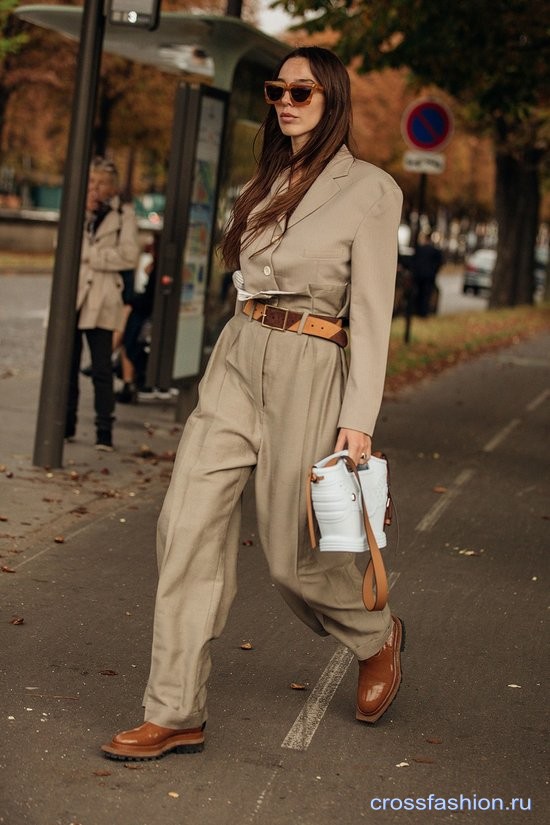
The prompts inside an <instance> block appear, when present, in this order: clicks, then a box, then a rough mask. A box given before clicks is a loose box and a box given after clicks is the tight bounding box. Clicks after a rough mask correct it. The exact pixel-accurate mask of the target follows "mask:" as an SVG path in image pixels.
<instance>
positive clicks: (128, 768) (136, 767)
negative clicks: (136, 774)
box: [122, 762, 143, 771]
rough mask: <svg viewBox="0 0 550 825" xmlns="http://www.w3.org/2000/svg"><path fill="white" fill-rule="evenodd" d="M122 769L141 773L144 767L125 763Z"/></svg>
mask: <svg viewBox="0 0 550 825" xmlns="http://www.w3.org/2000/svg"><path fill="white" fill-rule="evenodd" d="M122 767H123V768H126V769H127V770H129V771H140V770H141V769H142V768H143V765H133V764H132V763H131V762H125V763H124V765H123V766H122Z"/></svg>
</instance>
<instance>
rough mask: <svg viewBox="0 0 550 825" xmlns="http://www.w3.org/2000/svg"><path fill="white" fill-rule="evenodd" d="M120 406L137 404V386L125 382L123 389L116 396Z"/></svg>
mask: <svg viewBox="0 0 550 825" xmlns="http://www.w3.org/2000/svg"><path fill="white" fill-rule="evenodd" d="M115 398H116V401H117V403H118V404H137V400H138V397H137V390H136V386H135V384H132V383H131V382H129V381H125V382H124V386H123V387H122V389H121V390H120V391H119V392H117V393H116V394H115Z"/></svg>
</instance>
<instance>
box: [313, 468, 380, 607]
mask: <svg viewBox="0 0 550 825" xmlns="http://www.w3.org/2000/svg"><path fill="white" fill-rule="evenodd" d="M330 459H332V461H329V460H327V461H323V466H325V467H327V466H329V465H330V464H336V463H337V462H338V461H340V460H342V461H345V463H346V465H347V467H348V469H349V470H351V472H352V473H353V474H354V475H355V477H356V479H357V483H358V486H359V491H360V494H361V509H362V510H363V521H364V524H365V533H366V534H367V541H368V546H369V553H370V559H369V563H368V564H367V568H366V570H365V573H364V575H363V604H364V605H365V607H366V608H367V610H383V609H384V608H385V606H386V604H387V602H388V577H387V575H386V568H385V566H384V559H383V558H382V553H381V552H380V548H379V547H378V542H377V541H376V537H375V535H374V531H373V529H372V527H371V523H370V520H369V514H368V512H367V505H366V503H365V498H364V496H363V488H362V486H361V480H360V478H359V473H358V471H357V466H356V464H355V462H354V461H353V459H351V458H350V457H349V456H348V455H347V453H345V454H338V453H335V454H334V456H330ZM317 466H319V465H317ZM315 469H316V468H315ZM315 469H314V468H312V469H311V472H310V474H309V476H308V479H307V490H306V510H307V524H308V530H309V539H310V542H311V546H312V548H314V547H316V545H317V540H316V537H315V528H314V524H313V502H312V499H311V484H312V482H313V483H315V481H317V478H318V476H317V475H316V473H315Z"/></svg>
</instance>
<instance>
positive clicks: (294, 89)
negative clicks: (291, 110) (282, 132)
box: [264, 80, 324, 106]
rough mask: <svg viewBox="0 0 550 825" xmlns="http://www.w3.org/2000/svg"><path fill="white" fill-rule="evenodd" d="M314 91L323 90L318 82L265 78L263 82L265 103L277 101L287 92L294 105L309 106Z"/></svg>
mask: <svg viewBox="0 0 550 825" xmlns="http://www.w3.org/2000/svg"><path fill="white" fill-rule="evenodd" d="M315 91H319V92H322V91H324V90H323V87H322V86H320V85H319V84H318V83H308V84H306V83H297V82H293V83H285V82H284V80H266V81H265V83H264V95H265V100H266V103H279V101H280V100H282V99H283V95H284V93H285V92H288V93H289V94H290V98H291V100H292V102H293V104H294V105H295V106H309V104H310V103H311V98H312V97H313V92H315Z"/></svg>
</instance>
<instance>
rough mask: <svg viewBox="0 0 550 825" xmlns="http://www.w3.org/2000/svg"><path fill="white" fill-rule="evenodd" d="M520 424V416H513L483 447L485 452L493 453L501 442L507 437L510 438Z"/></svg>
mask: <svg viewBox="0 0 550 825" xmlns="http://www.w3.org/2000/svg"><path fill="white" fill-rule="evenodd" d="M518 424H521V419H520V418H513V419H512V420H511V421H509V422H508V424H506V425H505V426H504V427H503V428H502V429H501V430H499V431H498V433H497V434H496V435H494V436H493V437H492V438H490V439H489V441H488V442H487V444H486V445H485V446H484V447H483V452H484V453H492V452H493V450H495V449H496V448H497V447H498V446H499V444H502V442H503V441H504V440H505V439H506V438H508V436H509V435H510V433H511V432H512V431H513V430H515V429H516V427H517V426H518Z"/></svg>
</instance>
